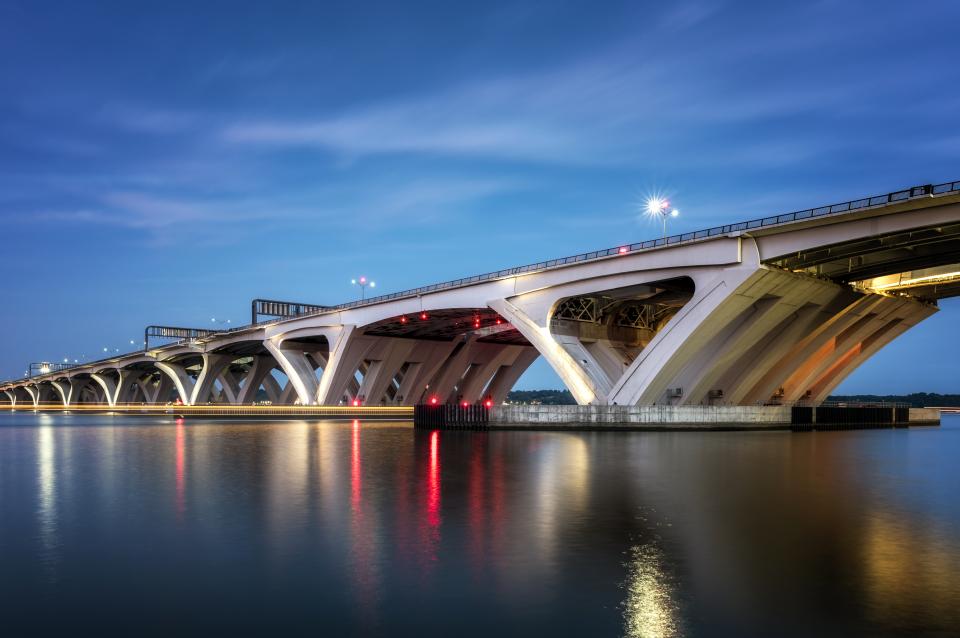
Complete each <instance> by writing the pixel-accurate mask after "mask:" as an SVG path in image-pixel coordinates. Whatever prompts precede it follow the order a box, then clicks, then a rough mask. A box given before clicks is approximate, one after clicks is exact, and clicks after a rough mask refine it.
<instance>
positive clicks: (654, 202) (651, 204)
mask: <svg viewBox="0 0 960 638" xmlns="http://www.w3.org/2000/svg"><path fill="white" fill-rule="evenodd" d="M668 208H670V202H669V201H668V200H666V199H663V198H662V197H651V198H649V199H648V200H647V212H648V213H649V214H651V215H662V214H663V212H664V211H665V210H667V209H668Z"/></svg>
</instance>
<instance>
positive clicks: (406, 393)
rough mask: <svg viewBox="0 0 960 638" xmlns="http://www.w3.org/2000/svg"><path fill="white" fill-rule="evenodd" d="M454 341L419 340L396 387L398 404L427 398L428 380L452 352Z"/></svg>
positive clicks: (431, 378) (417, 401)
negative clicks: (398, 385)
mask: <svg viewBox="0 0 960 638" xmlns="http://www.w3.org/2000/svg"><path fill="white" fill-rule="evenodd" d="M456 346H457V344H456V342H455V341H427V342H420V343H418V344H417V347H416V348H415V349H414V350H413V352H411V353H410V358H409V359H408V363H409V364H410V367H409V368H408V369H407V372H406V374H405V375H404V376H403V380H402V381H401V382H400V387H399V388H398V389H397V399H396V403H397V404H398V405H415V404H417V403H423V402H425V401H426V400H427V397H426V395H427V393H428V391H429V388H427V386H428V385H429V384H430V381H431V380H433V378H434V377H435V376H436V375H437V373H438V372H439V370H440V369H441V367H442V366H443V364H444V363H445V362H446V361H447V359H448V358H449V357H450V355H451V354H452V353H453V351H454V348H456Z"/></svg>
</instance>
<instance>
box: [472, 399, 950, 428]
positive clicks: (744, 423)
mask: <svg viewBox="0 0 960 638" xmlns="http://www.w3.org/2000/svg"><path fill="white" fill-rule="evenodd" d="M939 423H940V411H939V410H936V409H931V408H911V409H910V421H909V425H939ZM825 425H826V424H825ZM795 426H796V424H794V423H792V421H791V408H790V407H788V406H710V405H689V406H678V405H653V406H625V405H623V406H620V405H498V406H494V407H493V408H492V409H491V410H490V421H489V427H490V429H551V430H553V429H556V430H564V429H570V430H587V429H624V430H789V429H791V428H794V427H795ZM879 427H893V426H892V425H886V426H882V425H881V426H879ZM901 427H902V426H901ZM825 429H826V428H825Z"/></svg>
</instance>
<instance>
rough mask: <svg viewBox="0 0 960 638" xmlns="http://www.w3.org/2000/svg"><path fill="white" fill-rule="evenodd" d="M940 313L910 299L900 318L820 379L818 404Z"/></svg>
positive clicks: (816, 385) (813, 390)
mask: <svg viewBox="0 0 960 638" xmlns="http://www.w3.org/2000/svg"><path fill="white" fill-rule="evenodd" d="M936 312H937V308H936V306H932V305H930V304H926V303H922V302H917V301H912V300H908V303H907V304H905V305H904V306H901V308H900V311H899V312H898V316H897V317H895V318H892V319H891V320H890V321H888V322H887V323H886V324H885V325H883V326H881V327H880V328H879V329H878V330H876V331H875V332H873V333H872V334H870V335H869V336H868V337H867V338H865V339H864V340H863V341H861V342H860V343H859V344H858V345H857V346H856V347H854V348H852V349H851V351H852V354H851V355H850V356H848V357H845V358H844V360H843V361H842V362H840V363H839V364H838V365H835V366H834V367H833V368H832V369H831V370H829V371H828V372H827V373H825V374H824V375H822V376H821V377H820V378H819V379H817V381H816V382H815V383H814V385H813V387H812V388H811V395H812V399H813V401H815V402H818V403H820V402H823V401H826V400H827V398H829V396H830V394H831V393H832V392H833V390H834V389H835V388H836V387H837V386H838V385H839V384H840V383H841V382H842V381H843V380H844V379H845V378H847V377H848V376H849V375H850V374H851V373H852V372H853V371H854V370H856V369H857V368H858V367H860V365H861V364H862V363H864V362H865V361H866V360H867V359H869V358H870V357H872V356H873V355H874V354H876V353H877V351H878V350H880V349H881V348H883V347H884V346H886V345H887V344H888V343H890V342H891V341H893V340H894V339H896V338H897V337H899V336H900V335H901V334H903V333H904V332H906V331H907V330H909V329H910V328H912V327H914V326H915V325H917V324H918V323H920V322H921V321H923V320H924V319H926V318H927V317H930V316H932V315H934V314H935V313H936Z"/></svg>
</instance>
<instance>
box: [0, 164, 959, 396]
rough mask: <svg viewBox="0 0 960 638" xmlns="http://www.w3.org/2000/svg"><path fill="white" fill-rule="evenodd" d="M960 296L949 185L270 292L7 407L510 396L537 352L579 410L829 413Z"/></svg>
mask: <svg viewBox="0 0 960 638" xmlns="http://www.w3.org/2000/svg"><path fill="white" fill-rule="evenodd" d="M958 291H960V182H949V183H944V184H936V185H923V186H917V187H913V188H909V189H905V190H901V191H895V192H892V193H887V194H884V195H879V196H875V197H868V198H863V199H859V200H854V201H851V202H844V203H840V204H834V205H831V206H824V207H819V208H813V209H807V210H803V211H797V212H793V213H787V214H782V215H774V216H771V217H766V218H762V219H757V220H752V221H747V222H740V223H736V224H728V225H724V226H718V227H715V228H711V229H706V230H702V231H697V232H692V233H684V234H681V235H675V236H673V237H668V238H662V239H656V240H650V241H646V242H640V243H635V244H626V245H622V246H616V247H613V248H607V249H604V250H599V251H593V252H590V253H584V254H581V255H574V256H571V257H565V258H560V259H553V260H547V261H541V262H537V263H533V264H528V265H526V266H519V267H515V268H508V269H504V270H499V271H495V272H491V273H486V274H483V275H476V276H472V277H464V278H460V279H456V280H453V281H448V282H444V283H440V284H433V285H429V286H422V287H419V288H415V289H412V290H406V291H401V292H396V293H391V294H387V295H381V296H379V297H373V298H370V299H366V300H357V301H352V302H349V303H344V304H339V305H336V306H321V305H314V304H303V303H295V302H286V301H274V300H267V299H257V300H254V301H253V303H252V306H251V325H249V326H242V327H237V328H233V329H229V330H204V329H194V328H176V327H169V326H151V327H149V328H148V329H147V333H145V342H146V344H145V345H146V348H145V350H144V351H141V352H134V353H130V354H125V355H119V356H116V357H111V358H107V359H103V360H100V361H94V362H88V363H82V364H79V365H76V366H70V367H68V368H59V367H54V366H48V367H47V368H46V369H44V368H40V369H36V368H32V369H31V371H30V375H29V376H28V378H25V379H19V380H14V381H8V382H4V383H0V391H2V393H0V402H3V403H7V404H13V405H18V404H27V405H40V404H46V403H57V404H60V405H63V406H71V405H84V404H93V403H105V404H109V405H120V404H123V403H130V402H133V403H145V404H156V403H165V402H168V401H180V402H182V403H184V404H188V405H206V404H211V403H212V404H231V405H240V404H250V403H253V402H261V403H262V402H269V403H272V404H279V405H285V404H300V405H329V406H336V405H350V406H353V405H370V406H406V405H412V404H416V403H435V402H436V403H466V404H468V405H469V404H475V403H478V402H483V403H488V402H489V403H499V402H501V401H502V400H503V399H504V398H505V397H506V394H507V392H508V391H509V390H510V389H511V388H512V387H513V385H514V383H515V382H516V381H517V379H518V378H519V377H520V375H521V374H522V373H523V372H524V371H525V370H526V369H527V367H528V366H529V365H530V364H531V363H532V362H533V361H535V360H536V359H537V358H539V357H543V358H544V359H545V360H546V361H547V362H548V363H549V365H550V366H551V367H552V368H553V369H554V370H555V371H556V372H557V374H558V375H559V376H560V378H561V379H562V380H563V382H564V384H565V385H566V386H567V388H568V389H569V390H570V391H571V393H572V394H573V395H574V397H576V399H577V401H578V402H579V403H581V404H601V405H603V404H607V405H613V404H617V405H654V404H657V405H711V404H712V405H754V404H788V403H790V404H795V403H819V402H821V401H822V400H823V399H824V398H826V397H827V396H828V395H829V394H830V392H831V391H832V390H833V389H834V388H835V387H836V386H837V384H839V383H840V382H841V381H842V380H843V379H844V378H846V377H847V375H849V374H850V373H851V372H852V371H853V370H854V369H856V368H857V366H859V365H861V364H862V363H863V362H864V361H866V360H867V359H869V358H870V357H871V356H872V355H873V354H874V353H876V352H877V351H878V350H879V349H881V348H882V347H883V346H884V345H886V344H887V343H889V342H890V341H892V340H893V339H895V338H896V337H897V336H898V335H900V334H902V333H903V332H905V331H906V330H908V329H910V328H911V327H913V326H914V325H916V324H918V323H920V322H921V321H923V319H925V318H926V317H928V316H930V315H932V314H933V313H935V312H936V311H937V305H936V304H937V300H938V299H941V298H944V297H949V296H954V295H956V294H957V293H958ZM157 340H167V341H171V340H172V343H165V344H162V345H157V344H156V341H157Z"/></svg>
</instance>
